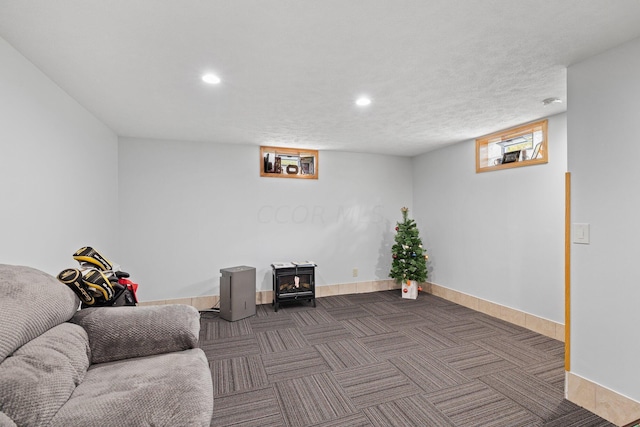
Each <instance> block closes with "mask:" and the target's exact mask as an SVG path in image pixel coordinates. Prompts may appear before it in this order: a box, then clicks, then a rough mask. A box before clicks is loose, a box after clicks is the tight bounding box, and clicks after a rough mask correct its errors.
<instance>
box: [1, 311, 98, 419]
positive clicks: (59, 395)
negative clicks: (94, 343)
mask: <svg viewBox="0 0 640 427" xmlns="http://www.w3.org/2000/svg"><path fill="white" fill-rule="evenodd" d="M90 357H91V354H90V349H89V338H88V336H87V333H86V332H85V330H84V329H82V327H81V326H78V325H75V324H73V323H63V324H60V325H58V326H55V327H53V328H51V329H49V330H48V331H46V332H45V333H44V334H42V335H40V336H38V337H36V338H34V339H32V340H31V341H29V342H28V343H26V344H25V345H23V346H22V347H20V348H19V349H17V350H16V351H15V352H13V353H12V355H11V356H9V357H7V358H6V359H5V360H4V361H3V362H2V363H0V410H1V411H2V412H4V413H5V414H6V415H7V416H8V417H9V418H11V419H12V420H13V421H14V422H15V423H16V424H17V425H19V426H33V427H36V426H46V425H48V424H49V423H50V421H51V419H52V418H53V416H54V415H55V414H56V413H57V412H58V411H59V410H60V408H61V407H62V405H64V403H65V402H67V400H69V397H71V393H73V391H74V390H75V388H76V386H77V385H78V384H80V383H81V382H82V380H83V378H84V376H85V374H86V372H87V369H88V368H89V360H90Z"/></svg>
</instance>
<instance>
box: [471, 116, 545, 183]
mask: <svg viewBox="0 0 640 427" xmlns="http://www.w3.org/2000/svg"><path fill="white" fill-rule="evenodd" d="M547 125H548V120H547V119H544V120H538V121H535V122H531V123H527V124H524V125H520V126H516V127H512V128H509V129H505V130H501V131H499V132H494V133H492V134H489V135H485V136H482V137H480V138H477V139H476V173H480V172H490V171H496V170H502V169H513V168H519V167H523V166H533V165H539V164H544V163H548V162H549V150H548V141H547V139H548V138H547ZM538 130H541V131H542V141H540V147H539V154H540V156H539V157H538V158H535V159H528V160H522V161H516V162H511V163H500V164H496V165H488V161H489V159H488V158H487V152H488V146H489V144H492V143H495V142H497V141H508V140H510V139H513V138H517V137H519V136H522V135H528V134H531V133H533V132H536V131H538ZM533 149H534V152H535V150H536V144H534V147H533ZM483 163H484V164H483Z"/></svg>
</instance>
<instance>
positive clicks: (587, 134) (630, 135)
mask: <svg viewBox="0 0 640 427" xmlns="http://www.w3.org/2000/svg"><path fill="white" fill-rule="evenodd" d="M638 76H640V39H636V40H634V41H632V42H630V43H627V44H625V45H623V46H621V47H619V48H616V49H613V50H610V51H608V52H606V53H604V54H601V55H598V56H595V57H592V58H590V59H588V60H586V61H584V62H582V63H579V64H576V65H573V66H571V67H569V70H568V78H569V85H568V94H569V103H570V104H569V105H570V108H569V113H568V125H569V126H568V132H569V144H568V150H569V159H570V160H569V171H570V172H571V175H572V222H573V223H588V224H590V231H591V243H590V244H589V245H581V244H573V245H572V246H571V256H572V268H571V275H572V285H571V307H572V309H571V371H572V372H573V373H575V374H577V375H579V376H582V377H584V378H587V379H589V380H591V381H593V382H595V383H598V384H600V385H603V386H605V387H608V388H610V389H613V390H615V391H617V392H618V393H620V394H623V395H626V396H628V397H631V398H633V399H635V400H637V401H640V383H639V382H638V372H640V358H638V354H640V339H639V337H638V325H639V322H638V304H639V303H640V285H639V284H638V281H639V280H638V268H637V266H638V259H640V246H639V244H638V241H636V240H635V239H636V238H637V237H638V236H640V222H639V221H638V218H639V217H640V192H639V191H638V183H639V182H640V167H639V166H638V159H639V158H640V137H639V132H638V124H639V123H640V79H639V78H638Z"/></svg>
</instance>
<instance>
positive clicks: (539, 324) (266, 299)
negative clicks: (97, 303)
mask: <svg viewBox="0 0 640 427" xmlns="http://www.w3.org/2000/svg"><path fill="white" fill-rule="evenodd" d="M422 286H423V288H424V291H425V292H427V293H430V294H433V295H435V296H438V297H441V298H444V299H446V300H449V301H452V302H455V303H456V304H460V305H463V306H465V307H469V308H471V309H473V310H476V311H479V312H481V313H485V314H488V315H489V316H493V317H496V318H498V319H502V320H505V321H507V322H510V323H513V324H515V325H518V326H522V327H523V328H527V329H530V330H532V331H534V332H538V333H539V334H542V335H546V336H548V337H551V338H554V339H557V340H559V341H564V325H563V324H560V323H556V322H553V321H551V320H548V319H544V318H542V317H538V316H534V315H532V314H529V313H525V312H523V311H519V310H516V309H513V308H510V307H506V306H503V305H500V304H496V303H494V302H491V301H487V300H483V299H481V298H477V297H474V296H472V295H468V294H465V293H462V292H459V291H455V290H453V289H449V288H445V287H444V286H440V285H437V284H435V283H429V282H426V283H424V284H423V285H422ZM399 288H400V285H399V284H397V283H396V282H395V281H393V280H391V279H386V280H374V281H369V282H353V283H339V284H334V285H322V286H317V287H316V298H322V297H328V296H334V295H347V294H361V293H366V292H378V291H388V290H391V289H399ZM271 301H273V291H258V292H256V304H270V303H271ZM219 302H220V297H219V296H218V295H207V296H199V297H192V298H178V299H168V300H159V301H146V302H141V303H140V304H139V305H162V304H188V305H192V306H194V307H195V308H197V309H198V310H205V309H207V308H212V307H217V306H218V304H219Z"/></svg>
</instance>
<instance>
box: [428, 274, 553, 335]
mask: <svg viewBox="0 0 640 427" xmlns="http://www.w3.org/2000/svg"><path fill="white" fill-rule="evenodd" d="M426 289H427V292H429V293H431V294H432V295H435V296H438V297H440V298H444V299H446V300H449V301H451V302H455V303H456V304H460V305H463V306H465V307H469V308H471V309H473V310H476V311H479V312H481V313H484V314H488V315H489V316H492V317H495V318H498V319H501V320H504V321H506V322H509V323H513V324H514V325H518V326H522V327H523V328H526V329H529V330H532V331H534V332H537V333H539V334H541V335H545V336H547V337H550V338H553V339H556V340H558V341H562V342H564V325H563V324H562V323H558V322H554V321H552V320H549V319H545V318H543V317H538V316H535V315H533V314H529V313H526V312H524V311H520V310H516V309H515V308H511V307H507V306H504V305H500V304H497V303H495V302H491V301H487V300H484V299H481V298H477V297H474V296H473V295H469V294H465V293H462V292H459V291H455V290H453V289H449V288H445V287H444V286H440V285H437V284H435V283H427V284H426Z"/></svg>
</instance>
